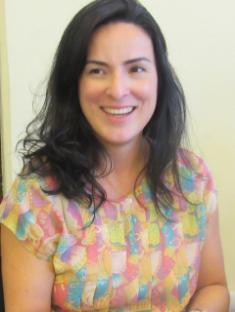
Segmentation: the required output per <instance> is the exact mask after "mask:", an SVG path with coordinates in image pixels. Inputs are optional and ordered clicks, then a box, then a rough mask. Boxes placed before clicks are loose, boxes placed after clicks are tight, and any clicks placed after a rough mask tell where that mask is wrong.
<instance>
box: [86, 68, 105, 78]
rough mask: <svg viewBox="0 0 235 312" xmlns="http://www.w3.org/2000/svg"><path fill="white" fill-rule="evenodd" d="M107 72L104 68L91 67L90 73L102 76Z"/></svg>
mask: <svg viewBox="0 0 235 312" xmlns="http://www.w3.org/2000/svg"><path fill="white" fill-rule="evenodd" d="M104 73H105V72H104V70H103V69H102V68H91V69H90V70H89V74H91V75H95V76H100V75H103V74H104Z"/></svg>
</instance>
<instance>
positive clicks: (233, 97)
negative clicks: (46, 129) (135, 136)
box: [0, 0, 235, 291]
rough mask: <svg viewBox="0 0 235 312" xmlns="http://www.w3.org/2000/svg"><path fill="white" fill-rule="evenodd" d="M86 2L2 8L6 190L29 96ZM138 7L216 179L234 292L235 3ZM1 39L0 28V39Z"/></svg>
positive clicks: (216, 0)
mask: <svg viewBox="0 0 235 312" xmlns="http://www.w3.org/2000/svg"><path fill="white" fill-rule="evenodd" d="M1 1H2V0H0V3H1ZM87 2H88V1H81V0H79V1H77V0H70V1H69V2H68V1H65V0H64V1H58V0H50V1H48V0H41V1H31V0H21V1H15V0H7V1H6V3H5V8H6V11H5V12H6V15H5V18H6V28H7V32H6V37H7V45H6V46H5V47H2V46H1V54H2V51H4V53H3V55H2V56H1V76H2V79H1V83H2V86H3V90H5V91H3V93H4V95H3V94H2V99H3V103H2V113H3V114H4V116H3V118H2V122H3V123H4V121H5V126H4V133H3V135H4V155H7V159H8V162H7V161H6V162H5V163H4V164H5V171H4V177H5V185H6V187H9V184H10V181H11V180H12V177H14V175H15V173H16V172H17V170H18V169H19V168H20V163H19V160H18V159H17V157H16V156H15V155H14V152H13V151H14V146H15V143H16V141H17V140H18V139H19V137H20V135H21V134H22V132H23V131H24V128H25V125H26V123H27V122H28V121H29V120H30V119H31V117H32V109H31V102H32V99H33V93H35V91H37V86H38V85H39V84H40V83H41V82H43V80H44V79H45V77H46V74H47V72H48V69H49V64H50V62H51V59H52V56H53V52H54V50H55V47H56V45H57V43H58V40H59V38H60V35H61V33H62V30H63V29H64V27H65V25H66V24H67V22H68V21H69V20H70V18H71V17H72V16H73V14H74V13H75V12H76V11H77V10H78V9H79V8H80V7H81V6H83V4H85V3H87ZM142 2H143V4H145V5H146V6H147V7H148V8H149V9H150V10H151V12H152V13H153V14H154V16H155V17H156V18H157V20H158V21H159V24H160V26H161V28H162V30H163V32H164V34H165V37H166V39H167V42H168V47H169V55H170V59H171V60H172V63H173V64H174V67H175V68H176V71H177V73H178V75H179V77H180V79H181V81H182V84H183V86H184V89H185V93H186V97H187V102H188V106H189V110H190V115H191V117H190V120H189V124H190V131H191V135H192V142H193V146H194V149H195V150H196V151H197V152H198V153H199V154H201V155H202V156H203V157H204V158H205V159H206V161H207V162H208V164H209V166H210V167H211V169H212V171H213V173H214V176H215V179H216V182H217V188H218V191H219V206H220V221H221V234H222V242H223V247H224V252H225V263H226V270H227V274H228V281H229V286H230V289H231V290H234V291H235V247H234V243H233V239H232V237H233V235H234V234H233V232H234V228H235V226H234V224H235V197H234V190H233V188H234V186H235V122H234V116H235V103H234V102H235V94H234V90H235V88H234V82H235V36H234V20H235V1H234V0H207V1H205V0H197V1H193V0H177V1H172V0H143V1H142ZM0 12H2V10H0ZM1 20H2V18H1ZM1 29H2V28H1ZM2 35H3V31H2V30H1V38H2ZM1 40H2V39H1ZM1 42H2V41H1ZM6 51H7V52H8V53H7V54H6V53H5V52H6ZM6 59H8V65H9V66H8V67H7V66H6V64H5V60H6ZM2 60H4V61H2ZM7 69H8V71H7ZM7 73H9V84H8V79H7V77H8V74H7ZM3 77H4V78H3ZM8 90H9V93H8ZM9 94H10V101H9V96H8V95H9ZM39 101H40V98H39ZM9 103H10V105H11V107H10V108H9V106H8V104H9ZM9 112H10V114H9ZM6 121H7V122H6Z"/></svg>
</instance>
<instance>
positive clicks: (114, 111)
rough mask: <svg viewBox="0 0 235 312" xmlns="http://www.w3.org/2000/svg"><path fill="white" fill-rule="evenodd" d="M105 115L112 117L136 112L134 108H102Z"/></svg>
mask: <svg viewBox="0 0 235 312" xmlns="http://www.w3.org/2000/svg"><path fill="white" fill-rule="evenodd" d="M102 109H103V111H105V113H108V114H111V115H125V114H129V113H130V112H132V111H133V110H134V107H123V108H111V107H103V108H102Z"/></svg>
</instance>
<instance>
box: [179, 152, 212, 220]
mask: <svg viewBox="0 0 235 312" xmlns="http://www.w3.org/2000/svg"><path fill="white" fill-rule="evenodd" d="M179 162H180V164H181V166H183V167H184V168H186V171H188V172H189V173H188V174H186V176H187V178H186V179H184V180H187V182H188V181H189V183H188V184H189V185H190V187H191V190H190V191H191V193H192V198H195V202H199V203H203V204H204V206H205V208H206V213H207V216H208V217H210V215H211V214H212V213H213V212H215V211H216V209H217V189H216V186H215V181H214V178H213V175H212V173H211V171H210V169H209V167H208V165H207V163H206V162H205V160H204V159H203V158H201V157H200V156H198V155H196V154H194V153H193V152H190V151H187V150H183V149H182V150H181V152H180V154H179ZM188 177H190V178H188ZM189 193H190V192H189ZM194 196H195V197H194Z"/></svg>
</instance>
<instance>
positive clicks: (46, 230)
mask: <svg viewBox="0 0 235 312" xmlns="http://www.w3.org/2000/svg"><path fill="white" fill-rule="evenodd" d="M52 197H53V196H49V195H48V194H46V193H45V192H44V191H43V189H42V184H41V183H40V178H39V177H38V176H37V175H30V176H27V177H17V178H16V180H15V182H14V183H13V185H12V187H11V190H10V191H9V193H8V194H7V195H6V196H5V197H4V199H3V201H2V203H1V206H0V222H1V223H2V224H3V225H4V226H5V227H7V228H8V229H9V230H10V231H11V232H12V233H13V234H14V235H15V236H16V237H17V239H19V240H20V241H22V242H23V243H24V245H25V247H26V248H27V249H29V250H30V251H31V252H33V253H34V254H35V255H36V256H37V257H38V258H40V259H46V260H48V259H50V258H51V256H52V255H53V254H54V253H55V250H56V245H57V241H58V237H59V234H60V230H61V229H60V228H61V226H60V222H59V218H58V216H57V214H56V211H55V209H53V208H54V207H53V198H52Z"/></svg>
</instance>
